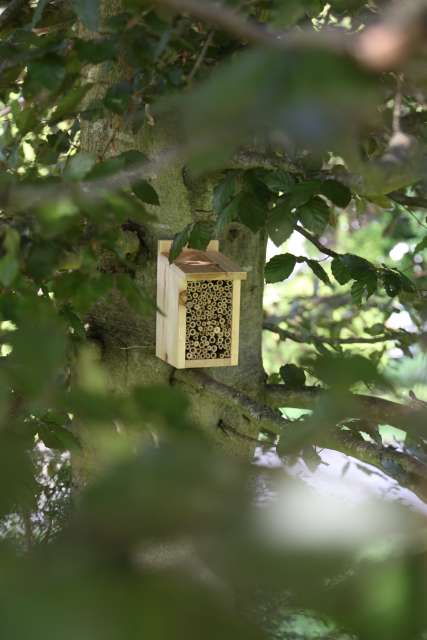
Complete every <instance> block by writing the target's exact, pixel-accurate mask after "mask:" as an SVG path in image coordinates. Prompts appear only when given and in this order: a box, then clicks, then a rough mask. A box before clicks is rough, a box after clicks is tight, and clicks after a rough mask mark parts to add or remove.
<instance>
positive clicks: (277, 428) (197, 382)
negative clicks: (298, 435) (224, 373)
mask: <svg viewBox="0 0 427 640" xmlns="http://www.w3.org/2000/svg"><path fill="white" fill-rule="evenodd" d="M172 381H173V382H179V383H180V384H184V385H185V384H190V385H191V386H192V387H197V388H200V390H205V391H207V392H209V393H213V394H215V396H216V397H217V398H219V399H221V400H222V401H223V402H224V403H225V404H228V405H231V406H233V407H239V410H240V411H241V412H242V414H243V415H245V416H246V417H247V418H248V420H250V421H255V422H256V423H257V424H258V427H259V429H264V430H266V431H269V432H271V433H274V434H277V435H280V434H281V433H283V427H284V426H286V424H287V423H289V420H285V418H282V416H281V415H280V413H279V412H277V411H275V410H274V409H272V408H271V407H270V406H268V405H265V404H262V403H259V402H257V401H255V400H253V399H252V398H250V397H249V396H248V395H246V394H245V393H243V392H242V391H239V390H238V389H235V388H234V387H229V386H228V385H226V384H223V383H222V382H217V381H216V380H214V379H213V378H210V377H209V376H208V375H206V374H205V373H202V372H201V371H190V370H187V371H179V370H177V371H175V372H174V375H173V379H172Z"/></svg>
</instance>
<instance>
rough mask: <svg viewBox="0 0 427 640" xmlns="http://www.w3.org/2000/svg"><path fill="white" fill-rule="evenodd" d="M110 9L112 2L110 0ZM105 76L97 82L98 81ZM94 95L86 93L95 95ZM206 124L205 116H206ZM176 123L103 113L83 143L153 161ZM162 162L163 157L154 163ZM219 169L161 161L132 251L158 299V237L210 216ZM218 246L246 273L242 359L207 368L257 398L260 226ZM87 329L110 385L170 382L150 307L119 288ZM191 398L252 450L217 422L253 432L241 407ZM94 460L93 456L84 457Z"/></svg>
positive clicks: (101, 74) (203, 420) (213, 429)
mask: <svg viewBox="0 0 427 640" xmlns="http://www.w3.org/2000/svg"><path fill="white" fill-rule="evenodd" d="M108 4H109V10H111V9H113V10H114V9H116V8H117V4H118V3H117V2H109V3H108ZM91 75H92V77H91V80H92V82H93V81H94V80H95V81H96V82H97V83H98V87H99V88H98V89H97V87H96V86H95V89H94V91H95V92H98V91H99V93H100V94H101V93H102V92H103V91H105V86H106V84H108V82H109V81H113V78H114V80H116V79H117V76H118V75H119V76H120V72H119V71H118V68H117V67H115V68H114V69H108V68H104V69H99V70H96V71H93V70H92V72H91ZM101 81H102V82H101ZM93 97H94V96H93V95H92V96H91V98H92V99H93ZM207 126H209V125H208V123H207ZM178 131H179V129H178V124H177V123H176V122H173V121H171V120H168V121H166V120H163V121H155V122H154V124H153V123H152V122H151V123H148V122H147V123H146V124H145V126H144V127H143V129H142V130H141V132H140V133H138V135H136V136H135V135H133V134H132V132H131V131H130V130H128V129H127V127H126V125H125V122H124V120H123V119H122V118H120V117H118V116H112V117H111V118H109V119H108V120H103V121H97V122H90V123H83V126H82V135H81V146H82V149H83V150H85V151H90V152H92V153H95V154H96V155H97V156H98V157H104V156H111V155H116V154H118V153H121V152H123V151H126V150H130V149H136V150H139V151H143V152H144V153H145V154H146V155H147V156H148V158H149V159H150V160H151V161H156V160H157V159H159V158H161V157H163V155H164V154H166V153H167V152H169V151H170V150H172V149H175V148H176V146H177V138H178V135H177V132H178ZM159 164H161V163H159ZM218 178H219V176H218V175H209V176H204V177H197V178H194V177H193V176H192V175H191V173H190V172H189V171H188V169H187V168H186V167H185V166H182V164H181V163H180V162H179V161H172V162H169V163H165V165H164V166H163V167H162V169H161V170H159V171H158V173H157V174H156V175H152V176H151V182H152V184H153V186H154V187H155V189H156V191H157V192H158V195H159V198H160V203H161V204H160V207H153V208H152V212H153V213H155V214H156V215H157V217H158V221H157V222H156V223H154V224H150V225H149V226H145V225H144V226H140V227H139V228H138V229H136V231H135V233H136V234H137V236H138V239H139V242H140V246H139V252H138V255H137V262H136V269H135V279H136V282H137V283H138V285H139V286H140V287H142V288H144V290H145V291H146V292H148V294H149V295H150V297H151V298H152V300H153V301H155V298H156V262H157V242H158V240H159V239H164V238H172V237H173V236H174V234H175V233H177V232H178V231H181V230H182V229H183V228H184V227H185V226H186V225H187V224H188V223H189V222H192V221H194V220H197V219H200V218H203V219H209V217H210V216H212V191H213V187H214V185H215V183H216V181H217V180H218ZM219 240H220V248H221V251H222V252H223V253H225V254H226V255H228V256H230V257H231V258H233V259H235V261H236V262H238V263H239V264H240V265H241V266H242V267H243V268H244V269H245V270H247V271H248V278H247V280H246V282H244V283H243V286H242V301H241V328H240V360H239V366H237V367H224V368H212V369H207V370H206V372H207V373H208V374H209V375H210V376H212V377H213V378H215V379H216V380H219V381H221V382H223V383H225V384H228V385H232V386H234V387H236V388H238V389H240V390H242V391H245V392H246V393H247V394H248V395H250V396H252V397H253V398H257V399H261V391H260V390H261V389H262V388H263V383H264V372H263V367H262V357H261V337H262V314H263V311H262V295H263V266H264V261H265V247H266V237H265V235H264V234H263V233H262V232H258V233H257V234H253V233H252V232H251V231H249V230H248V229H247V228H245V227H243V226H242V225H239V224H232V225H230V226H229V227H228V228H227V229H226V230H225V232H224V234H223V236H222V237H221V238H219ZM89 320H90V326H91V333H92V335H93V336H95V337H96V339H97V340H98V341H99V342H100V344H101V346H102V361H103V364H104V366H105V368H106V370H107V372H108V376H109V383H110V385H111V388H112V390H113V391H114V390H115V391H120V392H123V391H126V390H128V389H130V388H132V386H134V385H141V384H144V385H150V384H157V383H169V382H170V381H171V379H172V378H173V369H172V367H170V366H169V365H167V364H166V363H164V362H162V361H161V360H159V359H158V358H156V356H155V338H156V336H155V329H156V321H155V311H154V309H153V310H152V311H151V312H149V313H147V314H145V315H138V314H136V313H135V312H134V311H133V310H132V309H131V308H130V307H129V306H128V305H127V304H126V303H125V302H124V301H123V299H122V298H121V297H120V296H119V295H118V294H117V296H116V297H115V300H114V301H113V302H111V301H110V302H108V303H107V302H100V303H98V304H97V305H96V307H95V308H94V309H93V310H92V312H91V314H90V318H89ZM186 390H187V391H188V394H189V396H190V400H191V413H192V418H193V419H194V421H195V422H196V423H197V424H198V425H200V427H201V428H203V429H204V430H205V431H206V432H208V433H209V434H210V435H211V436H212V437H213V438H214V439H215V440H216V441H217V442H218V443H219V444H221V446H223V447H225V448H226V449H227V450H228V451H230V452H233V453H237V454H239V455H244V456H246V457H248V456H251V455H252V454H253V449H254V443H253V442H251V441H250V440H249V439H240V438H234V437H233V436H231V435H229V436H224V433H223V431H221V429H219V428H218V425H220V424H221V423H223V424H225V425H227V424H229V425H231V426H232V427H233V428H234V429H236V430H237V431H239V432H241V433H245V434H247V435H249V436H252V437H255V436H256V435H257V426H256V424H250V423H248V420H247V418H245V417H243V415H242V414H241V412H240V411H239V410H238V407H236V408H235V409H233V407H230V406H227V407H226V406H224V403H223V402H222V401H221V399H220V398H216V397H215V396H214V395H213V394H212V393H206V394H203V393H202V394H201V393H200V389H198V390H197V392H193V391H192V387H191V385H189V386H188V388H187V389H186ZM88 464H91V461H88Z"/></svg>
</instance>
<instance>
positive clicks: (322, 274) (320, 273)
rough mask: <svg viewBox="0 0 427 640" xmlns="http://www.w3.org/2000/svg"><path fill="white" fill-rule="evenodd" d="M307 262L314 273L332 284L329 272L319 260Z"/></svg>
mask: <svg viewBox="0 0 427 640" xmlns="http://www.w3.org/2000/svg"><path fill="white" fill-rule="evenodd" d="M306 262H307V264H308V266H309V267H310V269H311V270H312V272H313V273H314V275H316V276H317V277H318V278H319V280H321V281H322V282H324V283H325V284H327V285H329V286H331V281H330V280H329V276H328V274H327V273H326V271H325V270H324V268H323V267H322V266H321V265H320V264H319V263H318V262H316V260H306Z"/></svg>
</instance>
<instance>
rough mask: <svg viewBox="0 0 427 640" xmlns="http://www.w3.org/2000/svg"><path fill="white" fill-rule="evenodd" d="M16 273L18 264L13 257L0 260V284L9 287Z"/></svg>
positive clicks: (9, 256)
mask: <svg viewBox="0 0 427 640" xmlns="http://www.w3.org/2000/svg"><path fill="white" fill-rule="evenodd" d="M18 273H19V262H18V260H17V259H16V258H15V257H14V256H12V255H6V256H3V258H0V283H1V284H2V285H3V286H5V287H10V285H11V284H12V283H13V282H14V281H15V280H16V277H17V275H18Z"/></svg>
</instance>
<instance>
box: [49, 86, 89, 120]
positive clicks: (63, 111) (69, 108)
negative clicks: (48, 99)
mask: <svg viewBox="0 0 427 640" xmlns="http://www.w3.org/2000/svg"><path fill="white" fill-rule="evenodd" d="M91 86H92V85H91V84H89V83H87V84H84V85H81V86H76V87H74V88H73V89H71V91H67V94H66V95H65V96H64V97H63V98H62V99H61V100H59V102H58V104H57V107H56V109H55V112H54V114H53V116H52V119H51V123H56V122H60V121H61V120H64V119H65V118H66V117H67V116H70V115H74V113H75V111H76V110H77V107H78V106H79V104H80V103H81V101H82V100H83V98H84V97H85V95H86V94H87V92H88V91H89V89H90V88H91Z"/></svg>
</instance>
